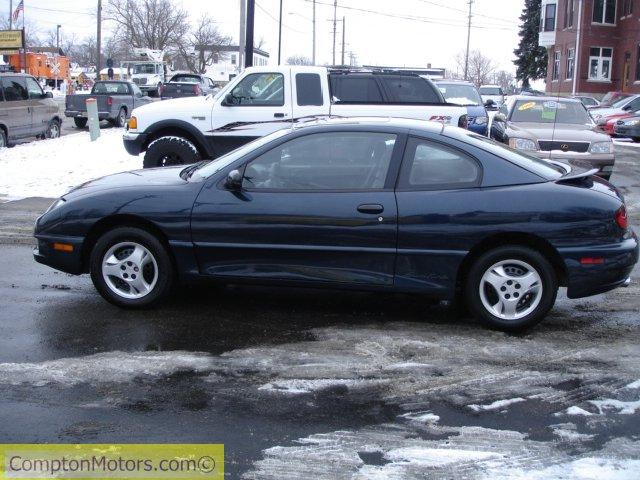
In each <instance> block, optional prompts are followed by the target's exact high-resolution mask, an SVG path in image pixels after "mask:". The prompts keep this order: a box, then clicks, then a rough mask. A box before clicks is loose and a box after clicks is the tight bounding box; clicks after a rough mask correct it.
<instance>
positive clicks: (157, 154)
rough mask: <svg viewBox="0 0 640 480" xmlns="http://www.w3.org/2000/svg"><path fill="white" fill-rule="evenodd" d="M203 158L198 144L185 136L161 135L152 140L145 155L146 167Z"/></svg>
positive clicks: (194, 160) (192, 161) (196, 160)
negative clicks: (197, 146)
mask: <svg viewBox="0 0 640 480" xmlns="http://www.w3.org/2000/svg"><path fill="white" fill-rule="evenodd" d="M200 160H202V157H201V156H200V152H198V149H197V148H196V146H195V145H194V144H193V143H192V142H190V141H189V140H187V139H186V138H183V137H160V138H159V139H157V140H154V141H153V142H151V144H150V145H149V147H148V148H147V153H146V154H145V155H144V162H143V166H144V168H155V167H168V166H172V165H185V164H189V163H196V162H199V161H200Z"/></svg>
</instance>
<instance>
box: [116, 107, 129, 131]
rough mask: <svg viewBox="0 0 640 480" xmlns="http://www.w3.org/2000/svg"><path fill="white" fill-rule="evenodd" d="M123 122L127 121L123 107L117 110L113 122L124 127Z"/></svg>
mask: <svg viewBox="0 0 640 480" xmlns="http://www.w3.org/2000/svg"><path fill="white" fill-rule="evenodd" d="M125 123H127V111H126V110H125V109H124V107H123V108H121V109H120V111H118V116H117V117H116V118H115V120H114V122H113V124H114V125H115V126H116V127H120V128H122V127H124V125H125Z"/></svg>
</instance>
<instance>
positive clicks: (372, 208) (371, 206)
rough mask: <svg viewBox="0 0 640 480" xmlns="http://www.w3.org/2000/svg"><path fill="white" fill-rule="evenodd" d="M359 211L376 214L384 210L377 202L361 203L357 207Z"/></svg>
mask: <svg viewBox="0 0 640 480" xmlns="http://www.w3.org/2000/svg"><path fill="white" fill-rule="evenodd" d="M358 211H359V212H360V213H369V214H371V215H378V214H379V213H382V212H384V207H383V206H382V205H380V204H378V203H363V204H362V205H360V206H359V207H358Z"/></svg>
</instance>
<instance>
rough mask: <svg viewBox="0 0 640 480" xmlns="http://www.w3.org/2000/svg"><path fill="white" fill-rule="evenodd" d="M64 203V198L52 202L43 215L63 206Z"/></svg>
mask: <svg viewBox="0 0 640 480" xmlns="http://www.w3.org/2000/svg"><path fill="white" fill-rule="evenodd" d="M64 202H66V200H65V199H64V198H59V199H58V200H56V201H55V202H53V203H52V204H51V206H50V207H49V208H47V211H46V212H45V213H49V212H50V211H51V210H55V209H56V208H58V207H60V206H62V205H64Z"/></svg>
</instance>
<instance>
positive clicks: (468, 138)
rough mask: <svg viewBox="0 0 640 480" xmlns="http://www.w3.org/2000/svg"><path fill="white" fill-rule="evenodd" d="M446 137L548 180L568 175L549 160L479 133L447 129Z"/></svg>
mask: <svg viewBox="0 0 640 480" xmlns="http://www.w3.org/2000/svg"><path fill="white" fill-rule="evenodd" d="M445 135H447V136H448V137H452V138H455V139H457V140H461V141H463V142H466V143H469V144H471V145H473V146H475V147H478V148H480V149H482V150H485V151H487V152H489V153H492V154H494V155H496V156H498V157H501V158H504V159H505V160H508V161H510V162H511V163H513V164H515V165H518V166H519V167H522V168H524V169H525V170H528V171H530V172H532V173H535V174H536V175H538V176H540V177H542V178H544V179H546V180H557V179H558V178H560V177H562V176H563V175H565V174H566V173H567V172H566V171H565V170H563V169H562V168H561V167H559V166H557V165H554V164H553V163H551V162H548V161H547V160H544V159H541V158H538V157H534V156H533V155H529V154H528V153H524V152H522V151H521V150H515V149H513V148H511V147H509V146H507V145H505V144H503V143H498V142H496V141H494V140H491V139H489V138H487V137H483V136H482V135H478V134H477V133H473V132H470V131H469V130H462V129H460V128H449V127H447V128H445Z"/></svg>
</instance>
